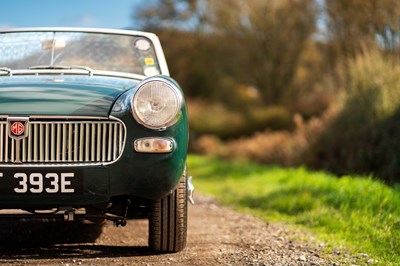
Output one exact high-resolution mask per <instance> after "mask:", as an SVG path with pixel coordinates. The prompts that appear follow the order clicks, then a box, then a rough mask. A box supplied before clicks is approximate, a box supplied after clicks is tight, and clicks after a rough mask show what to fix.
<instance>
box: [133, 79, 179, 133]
mask: <svg viewBox="0 0 400 266" xmlns="http://www.w3.org/2000/svg"><path fill="white" fill-rule="evenodd" d="M154 83H155V84H154ZM151 85H156V86H163V87H164V89H166V90H170V93H171V94H170V95H169V96H173V97H174V98H175V99H174V100H175V102H176V104H175V107H174V110H173V112H172V113H171V115H169V117H168V119H164V121H163V122H162V123H158V124H155V123H149V122H148V121H149V119H145V117H144V116H145V114H144V113H143V112H141V111H140V110H139V106H138V101H139V99H140V97H141V94H142V92H143V91H144V90H149V89H152V87H151ZM182 104H183V95H182V92H181V90H180V89H179V88H178V86H177V85H176V84H175V83H174V82H172V81H170V80H168V79H166V78H163V77H151V78H147V79H145V80H143V81H142V82H140V83H139V84H138V87H137V90H136V92H135V93H134V94H133V97H132V99H131V109H132V115H133V117H134V118H135V120H136V121H137V122H138V123H139V124H141V125H143V126H145V127H147V128H150V129H153V130H165V129H166V128H167V127H170V126H172V125H174V124H175V123H176V122H177V121H178V119H179V114H180V112H181V109H182ZM149 106H150V102H149ZM148 111H149V110H148ZM161 112H162V111H161ZM150 115H153V116H156V115H157V113H156V112H153V113H152V114H150Z"/></svg>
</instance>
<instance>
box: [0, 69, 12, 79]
mask: <svg viewBox="0 0 400 266" xmlns="http://www.w3.org/2000/svg"><path fill="white" fill-rule="evenodd" d="M0 71H3V72H6V74H7V75H8V76H10V77H11V76H12V70H11V68H8V67H0Z"/></svg>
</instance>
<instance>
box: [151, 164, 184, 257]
mask: <svg viewBox="0 0 400 266" xmlns="http://www.w3.org/2000/svg"><path fill="white" fill-rule="evenodd" d="M186 238H187V181H186V170H185V171H184V173H183V175H182V178H181V180H180V182H179V185H178V187H177V188H176V189H175V191H174V192H173V193H171V194H170V195H168V196H166V197H164V198H162V199H160V200H157V201H154V202H153V203H152V205H151V207H150V216H149V246H150V248H152V249H153V250H155V251H157V252H161V253H172V252H178V251H181V250H183V249H184V248H185V246H186Z"/></svg>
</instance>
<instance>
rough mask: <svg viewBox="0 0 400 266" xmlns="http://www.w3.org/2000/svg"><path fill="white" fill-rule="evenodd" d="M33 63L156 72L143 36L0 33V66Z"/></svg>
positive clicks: (148, 43)
mask: <svg viewBox="0 0 400 266" xmlns="http://www.w3.org/2000/svg"><path fill="white" fill-rule="evenodd" d="M35 66H66V67H70V66H85V67H90V68H91V69H94V70H102V71H116V72H125V73H131V74H139V75H145V76H153V75H157V74H160V68H159V64H158V61H157V58H156V53H155V50H154V47H153V44H152V42H151V41H150V40H149V39H147V38H146V37H143V36H132V35H120V34H109V33H87V32H53V31H51V32H50V31H44V32H9V33H1V34H0V67H6V68H10V69H13V70H15V69H19V70H20V69H28V68H29V67H35Z"/></svg>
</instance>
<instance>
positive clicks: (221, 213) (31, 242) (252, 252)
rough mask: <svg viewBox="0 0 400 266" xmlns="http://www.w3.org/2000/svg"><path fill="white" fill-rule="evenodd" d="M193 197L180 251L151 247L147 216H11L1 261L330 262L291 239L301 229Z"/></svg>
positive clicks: (2, 229) (1, 228)
mask: <svg viewBox="0 0 400 266" xmlns="http://www.w3.org/2000/svg"><path fill="white" fill-rule="evenodd" d="M196 200H197V202H196V205H194V206H189V235H188V246H187V248H186V249H185V250H184V251H182V252H180V253H176V254H163V255H159V254H155V253H153V252H152V251H150V250H149V249H148V248H147V226H148V225H147V221H146V220H133V221H129V222H128V225H127V226H126V227H122V228H121V227H119V228H116V227H114V225H113V224H112V223H111V222H110V223H106V224H105V225H104V226H99V225H94V224H83V225H82V224H74V223H67V224H65V223H62V224H60V223H54V222H46V223H43V222H42V223H38V222H14V223H11V224H10V223H7V224H6V223H1V225H0V233H1V238H0V253H1V254H0V264H1V265H59V266H72V265H99V266H100V265H108V266H111V265H112V266H114V265H285V266H286V265H334V264H333V263H332V262H329V261H326V260H324V259H323V258H322V257H321V256H320V255H319V254H320V250H319V247H313V246H312V245H311V244H308V243H306V242H304V241H301V240H293V239H299V238H301V237H302V236H303V235H302V233H298V232H297V233H296V232H293V231H288V230H287V229H285V227H284V226H283V225H276V224H267V223H265V222H262V221H260V220H259V219H257V218H254V217H252V216H249V215H245V214H239V213H237V212H235V211H233V210H231V209H229V208H226V207H222V206H220V205H218V204H216V203H215V201H214V200H213V199H212V198H209V197H205V196H198V195H197V198H196ZM296 234H299V235H296ZM317 246H318V245H317Z"/></svg>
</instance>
